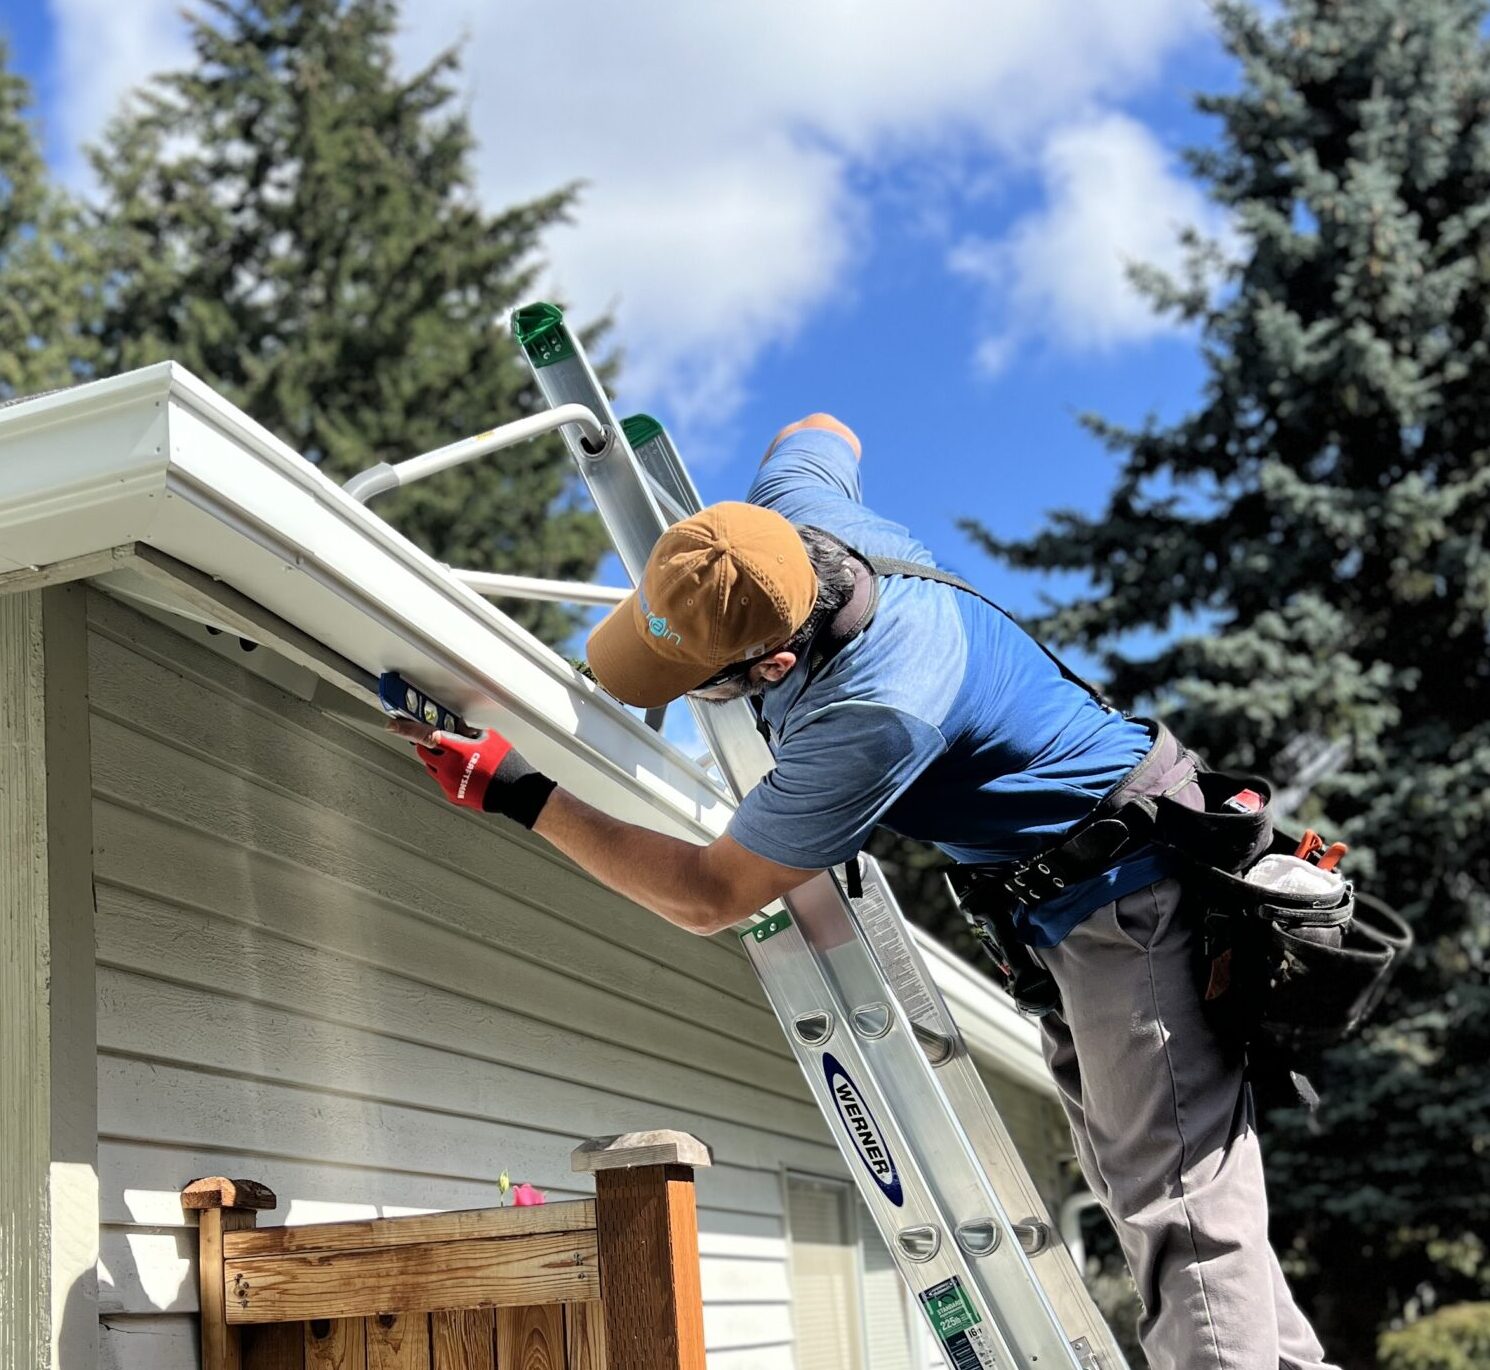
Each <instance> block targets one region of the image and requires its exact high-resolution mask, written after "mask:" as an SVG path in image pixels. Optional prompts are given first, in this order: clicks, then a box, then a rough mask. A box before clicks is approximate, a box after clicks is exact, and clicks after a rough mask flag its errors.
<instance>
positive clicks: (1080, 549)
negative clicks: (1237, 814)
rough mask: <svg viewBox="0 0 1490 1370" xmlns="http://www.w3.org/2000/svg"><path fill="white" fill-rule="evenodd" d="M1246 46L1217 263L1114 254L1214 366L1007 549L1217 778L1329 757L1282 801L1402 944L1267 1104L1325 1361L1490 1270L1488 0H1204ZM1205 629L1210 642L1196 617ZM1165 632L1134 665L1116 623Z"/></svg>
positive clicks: (1117, 687) (1281, 1228) (1108, 436)
mask: <svg viewBox="0 0 1490 1370" xmlns="http://www.w3.org/2000/svg"><path fill="white" fill-rule="evenodd" d="M1216 13H1217V17H1218V19H1219V22H1220V26H1221V31H1222V33H1223V36H1224V38H1225V41H1226V43H1227V45H1228V47H1229V49H1230V51H1231V52H1232V53H1233V54H1234V55H1235V56H1236V57H1237V59H1238V60H1239V62H1240V65H1241V71H1242V76H1243V79H1242V82H1241V84H1240V88H1239V89H1238V90H1237V91H1236V92H1235V93H1234V94H1228V95H1222V96H1211V97H1206V98H1204V99H1202V100H1201V101H1200V102H1199V104H1200V107H1201V108H1202V109H1203V110H1205V111H1207V112H1209V113H1211V114H1213V115H1216V116H1218V118H1219V119H1220V121H1221V134H1222V136H1221V138H1220V141H1219V143H1218V145H1217V146H1215V147H1214V148H1209V149H1205V150H1201V151H1197V152H1195V153H1194V154H1192V164H1193V170H1194V171H1195V173H1196V174H1197V175H1198V176H1199V177H1200V178H1201V179H1202V180H1203V181H1204V182H1205V183H1206V184H1207V185H1208V186H1209V188H1210V192H1211V193H1212V195H1213V196H1214V198H1215V199H1216V200H1217V201H1218V202H1219V203H1220V204H1222V205H1224V206H1226V207H1227V209H1228V210H1229V211H1230V212H1231V215H1232V218H1233V223H1234V225H1235V228H1236V232H1237V235H1238V242H1237V246H1236V248H1235V250H1232V251H1229V252H1223V250H1222V249H1221V248H1220V247H1218V246H1216V245H1214V244H1208V243H1205V242H1202V241H1199V240H1197V239H1194V238H1192V239H1191V240H1190V247H1191V265H1190V268H1189V270H1188V272H1187V273H1186V275H1185V276H1184V278H1183V279H1167V278H1165V277H1164V276H1162V275H1160V274H1158V273H1155V272H1152V271H1143V272H1140V273H1138V274H1137V279H1138V280H1139V282H1140V284H1141V285H1142V286H1144V287H1145V288H1146V290H1147V291H1148V293H1149V294H1150V296H1151V297H1152V299H1153V300H1154V302H1155V304H1156V305H1157V306H1158V307H1159V308H1161V309H1164V310H1168V311H1171V312H1173V313H1175V314H1177V315H1178V316H1180V317H1181V318H1184V319H1187V320H1189V321H1191V322H1192V323H1193V324H1194V325H1195V326H1196V327H1197V328H1198V331H1199V334H1200V338H1201V346H1202V350H1203V354H1204V357H1205V360H1206V363H1207V367H1208V377H1207V380H1206V383H1205V387H1204V393H1203V397H1202V399H1201V401H1200V403H1199V406H1198V408H1197V409H1196V410H1195V412H1193V413H1192V414H1190V415H1189V416H1188V417H1186V418H1184V419H1183V420H1181V421H1180V422H1178V423H1176V424H1173V425H1170V426H1162V425H1159V424H1157V423H1155V422H1150V423H1149V424H1147V425H1146V426H1144V427H1141V428H1139V429H1136V430H1135V429H1128V428H1124V427H1120V426H1117V425H1115V424H1111V423H1107V422H1104V421H1102V420H1100V419H1095V418H1093V419H1089V420H1088V422H1089V424H1090V427H1091V428H1092V430H1093V431H1094V432H1095V433H1096V434H1097V435H1099V437H1100V438H1102V439H1103V440H1104V441H1105V442H1106V443H1107V445H1108V446H1109V447H1110V448H1111V450H1112V451H1113V452H1115V453H1116V454H1117V455H1118V457H1119V458H1120V463H1121V465H1120V471H1119V475H1118V479H1117V482H1116V487H1115V490H1114V492H1113V494H1112V496H1111V498H1110V500H1109V502H1108V505H1107V508H1106V509H1105V510H1104V511H1103V512H1102V513H1101V515H1100V516H1098V517H1095V518H1089V517H1085V516H1082V515H1080V514H1077V513H1071V512H1064V513H1060V514H1057V515H1055V516H1054V517H1053V518H1052V520H1051V521H1050V523H1049V525H1048V527H1047V528H1046V529H1045V530H1043V531H1042V532H1040V533H1039V534H1037V535H1036V536H1034V537H1033V538H1030V539H1028V540H1025V541H1012V542H1011V541H1004V540H1000V539H997V538H995V537H992V536H990V535H989V534H988V533H987V531H986V530H983V529H981V528H978V527H977V526H976V525H973V526H972V531H973V532H974V533H975V535H976V537H977V539H978V541H979V542H981V543H982V545H983V546H984V547H986V548H987V549H988V550H989V551H990V552H992V553H993V554H994V555H996V556H998V557H1001V558H1003V559H1004V560H1005V561H1007V562H1008V563H1010V564H1012V565H1014V566H1016V567H1021V568H1028V569H1037V570H1064V571H1071V570H1075V571H1082V572H1085V573H1087V575H1088V576H1089V577H1090V583H1091V586H1092V589H1091V592H1090V593H1089V594H1086V595H1085V596H1083V597H1081V598H1080V599H1078V600H1076V601H1075V602H1072V603H1068V604H1064V605H1062V606H1060V607H1058V608H1056V609H1054V610H1053V611H1052V612H1051V613H1050V615H1049V616H1048V618H1046V619H1045V620H1044V621H1043V622H1042V623H1039V624H1036V625H1035V629H1036V631H1038V632H1041V633H1043V634H1044V635H1045V636H1047V637H1048V638H1050V639H1052V640H1054V641H1057V642H1060V643H1067V644H1079V645H1081V646H1083V647H1085V648H1087V649H1089V650H1092V651H1095V652H1099V653H1101V654H1102V655H1103V657H1104V660H1105V662H1106V666H1107V669H1108V673H1109V680H1110V684H1111V687H1112V690H1113V692H1114V694H1115V695H1116V696H1117V697H1119V698H1121V699H1125V700H1127V701H1130V702H1134V703H1136V704H1138V705H1139V706H1140V707H1141V708H1143V709H1146V710H1149V711H1155V712H1159V713H1161V714H1162V715H1163V716H1165V717H1166V718H1167V719H1168V720H1169V721H1170V722H1171V723H1172V725H1173V726H1174V727H1175V730H1176V731H1177V732H1178V733H1179V734H1180V736H1182V737H1184V738H1185V739H1186V740H1187V741H1189V742H1190V744H1191V745H1192V746H1194V747H1195V748H1197V749H1198V750H1200V751H1201V752H1202V753H1203V754H1204V755H1206V756H1207V757H1208V758H1209V759H1210V760H1211V761H1212V763H1213V764H1217V765H1223V764H1230V765H1235V766H1239V767H1242V768H1255V769H1258V770H1261V771H1263V772H1264V773H1269V772H1271V773H1272V774H1273V775H1274V778H1275V780H1276V781H1278V782H1279V783H1281V784H1284V785H1287V784H1290V783H1292V782H1294V781H1295V780H1296V779H1297V776H1296V774H1294V773H1293V770H1292V767H1293V763H1294V758H1296V757H1297V756H1298V754H1299V745H1298V744H1299V740H1300V739H1304V740H1305V741H1308V740H1313V741H1315V742H1335V743H1339V744H1341V745H1340V751H1341V752H1342V753H1343V754H1344V755H1345V758H1346V759H1345V760H1344V763H1343V764H1342V765H1341V766H1340V767H1339V768H1338V769H1337V770H1336V771H1335V773H1334V774H1332V775H1329V776H1327V777H1326V778H1324V779H1322V780H1320V781H1318V782H1317V784H1316V785H1315V786H1314V788H1313V791H1312V793H1311V794H1310V795H1309V797H1308V798H1307V799H1306V800H1305V807H1304V809H1303V810H1302V813H1301V814H1300V817H1301V818H1303V819H1306V820H1308V821H1310V822H1311V823H1312V824H1313V825H1314V826H1322V827H1324V828H1325V829H1326V830H1328V831H1329V832H1331V833H1332V834H1335V835H1338V836H1341V837H1344V838H1346V839H1347V840H1349V841H1350V842H1351V843H1352V844H1353V847H1354V850H1353V852H1352V856H1351V858H1350V859H1349V862H1348V863H1347V864H1348V868H1349V869H1350V870H1351V872H1353V874H1354V875H1355V877H1356V879H1357V880H1358V881H1359V882H1360V883H1361V884H1362V885H1363V887H1365V888H1367V889H1370V890H1372V891H1374V892H1375V893H1377V894H1379V895H1380V896H1381V897H1383V898H1385V899H1386V900H1387V901H1388V902H1390V903H1392V904H1394V905H1396V906H1398V907H1399V908H1401V909H1402V910H1403V912H1404V913H1405V914H1406V916H1407V917H1408V918H1409V919H1410V921H1411V922H1412V924H1413V925H1414V929H1415V932H1416V934H1417V938H1418V949H1417V951H1416V953H1415V955H1414V956H1413V958H1412V959H1411V960H1410V962H1409V964H1408V966H1407V968H1406V970H1405V971H1404V973H1402V974H1401V975H1400V976H1399V978H1398V980H1397V982H1396V986H1395V989H1394V991H1393V993H1392V996H1391V998H1390V1000H1389V1001H1388V1003H1387V1004H1386V1005H1385V1006H1384V1008H1383V1009H1382V1010H1381V1011H1379V1013H1378V1017H1377V1022H1376V1025H1375V1026H1374V1027H1373V1028H1372V1029H1371V1030H1370V1031H1368V1033H1367V1034H1366V1035H1365V1036H1364V1037H1363V1038H1362V1039H1361V1040H1360V1041H1357V1042H1354V1043H1351V1044H1349V1045H1347V1046H1346V1047H1344V1048H1342V1049H1339V1050H1336V1051H1334V1052H1333V1053H1331V1055H1330V1057H1329V1059H1328V1060H1327V1061H1326V1062H1325V1064H1324V1068H1323V1069H1322V1071H1321V1072H1320V1083H1322V1085H1323V1086H1324V1092H1325V1098H1324V1102H1323V1105H1322V1107H1321V1109H1320V1111H1319V1113H1318V1115H1317V1116H1316V1117H1315V1118H1314V1119H1313V1120H1306V1119H1305V1118H1304V1117H1303V1116H1302V1115H1300V1114H1297V1113H1281V1114H1276V1115H1274V1116H1273V1117H1272V1118H1271V1119H1270V1120H1269V1121H1270V1129H1269V1130H1270V1132H1271V1134H1272V1135H1271V1136H1270V1138H1269V1146H1270V1152H1269V1172H1270V1176H1271V1187H1270V1192H1271V1200H1272V1208H1273V1214H1274V1219H1275V1233H1276V1235H1277V1236H1278V1237H1279V1238H1280V1240H1281V1244H1282V1246H1283V1249H1284V1253H1285V1262H1286V1263H1289V1264H1291V1265H1292V1266H1293V1267H1294V1269H1295V1270H1296V1271H1298V1272H1299V1274H1300V1276H1301V1283H1302V1285H1303V1291H1302V1292H1303V1294H1304V1296H1305V1298H1306V1300H1307V1301H1308V1302H1310V1303H1311V1304H1312V1306H1313V1310H1314V1313H1315V1315H1316V1319H1317V1321H1318V1322H1319V1323H1320V1324H1321V1331H1322V1332H1323V1334H1324V1335H1325V1337H1326V1342H1327V1345H1329V1346H1330V1347H1331V1349H1332V1351H1333V1352H1334V1354H1335V1355H1337V1356H1341V1357H1344V1358H1345V1359H1346V1360H1347V1361H1348V1362H1349V1363H1350V1364H1358V1365H1369V1364H1373V1363H1374V1361H1373V1358H1372V1345H1371V1344H1372V1341H1373V1340H1374V1335H1375V1332H1376V1331H1377V1329H1378V1327H1379V1326H1381V1325H1382V1324H1383V1323H1384V1322H1385V1321H1386V1320H1387V1319H1388V1318H1390V1317H1392V1316H1394V1315H1396V1314H1398V1313H1400V1312H1402V1311H1404V1310H1406V1311H1408V1312H1411V1311H1412V1309H1413V1308H1414V1307H1415V1306H1425V1305H1430V1304H1432V1303H1433V1302H1435V1301H1436V1302H1439V1303H1445V1302H1452V1301H1455V1300H1460V1299H1474V1298H1476V1297H1479V1298H1483V1297H1484V1296H1485V1292H1486V1289H1487V1287H1490V1260H1487V1255H1486V1249H1485V1234H1486V1233H1487V1232H1490V1068H1487V1064H1486V1063H1487V1061H1490V983H1487V974H1486V963H1487V954H1490V784H1487V781H1490V655H1487V651H1486V647H1487V642H1486V638H1487V623H1490V550H1487V548H1486V530H1487V525H1490V44H1487V42H1486V38H1485V20H1486V6H1485V5H1484V4H1483V3H1481V2H1480V0H1414V2H1413V3H1412V4H1410V5H1404V4H1402V3H1400V0H1284V3H1283V5H1282V7H1281V12H1280V13H1279V14H1278V16H1277V17H1276V18H1274V19H1273V20H1271V21H1265V20H1264V19H1263V18H1262V17H1261V16H1259V14H1258V13H1257V12H1255V11H1254V10H1253V9H1251V8H1250V7H1247V6H1244V5H1242V4H1239V3H1234V2H1233V0H1223V3H1221V4H1220V5H1219V6H1218V8H1217V11H1216ZM1197 623H1199V624H1201V625H1203V626H1202V628H1201V629H1200V630H1199V631H1196V630H1195V625H1196V624H1197ZM1137 629H1150V630H1153V629H1158V630H1161V631H1164V632H1166V633H1169V634H1171V635H1172V636H1171V637H1170V639H1169V642H1168V645H1167V646H1165V647H1164V649H1163V650H1161V651H1159V652H1158V653H1157V654H1153V655H1147V656H1143V655H1138V654H1135V653H1133V652H1131V651H1128V650H1125V648H1124V640H1123V635H1124V634H1125V633H1129V632H1131V631H1133V630H1137Z"/></svg>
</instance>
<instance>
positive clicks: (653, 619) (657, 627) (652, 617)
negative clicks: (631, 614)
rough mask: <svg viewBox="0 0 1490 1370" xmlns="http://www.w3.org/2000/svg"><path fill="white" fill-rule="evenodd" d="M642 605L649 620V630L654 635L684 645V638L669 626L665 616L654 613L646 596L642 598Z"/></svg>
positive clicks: (643, 611)
mask: <svg viewBox="0 0 1490 1370" xmlns="http://www.w3.org/2000/svg"><path fill="white" fill-rule="evenodd" d="M641 605H642V614H643V616H644V617H645V618H646V620H647V631H648V632H649V633H651V634H652V636H653V637H660V638H662V639H663V640H664V641H669V642H676V643H677V644H678V646H680V647H681V646H682V645H683V638H682V636H681V635H680V634H678V633H675V632H673V631H672V630H671V629H670V628H669V627H668V626H667V619H665V618H663V617H662V616H661V615H660V614H654V613H653V612H652V609H651V606H650V605H649V604H648V603H647V601H646V599H645V598H643V599H642V602H641Z"/></svg>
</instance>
